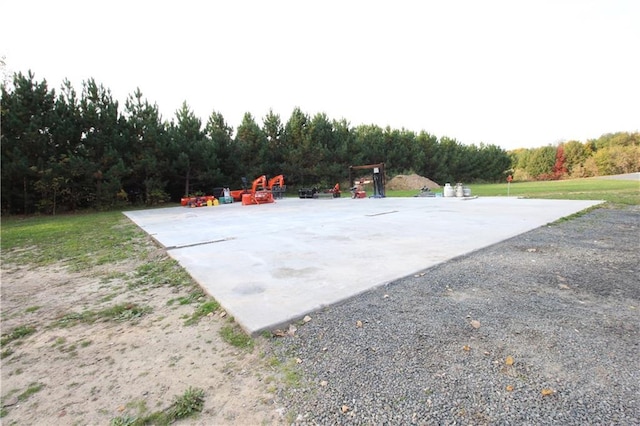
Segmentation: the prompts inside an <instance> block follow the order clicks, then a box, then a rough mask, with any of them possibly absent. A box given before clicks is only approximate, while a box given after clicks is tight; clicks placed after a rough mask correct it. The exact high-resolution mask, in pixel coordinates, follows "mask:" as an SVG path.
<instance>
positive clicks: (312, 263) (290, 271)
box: [125, 197, 600, 334]
mask: <svg viewBox="0 0 640 426" xmlns="http://www.w3.org/2000/svg"><path fill="white" fill-rule="evenodd" d="M599 203H600V201H569V200H536V199H518V198H509V197H495V198H493V197H489V198H462V199H461V198H444V197H437V198H384V199H356V200H352V199H350V198H340V199H284V200H279V201H277V202H276V203H273V204H264V205H251V206H243V205H241V204H240V203H235V204H228V205H221V206H216V207H200V208H187V207H173V208H167V209H154V210H144V211H133V212H127V213H125V214H126V215H127V216H128V217H129V218H130V219H131V220H133V221H134V222H135V223H136V224H137V225H138V226H140V227H141V228H142V229H144V230H145V231H146V232H148V233H149V234H150V235H151V236H153V237H154V238H155V239H156V240H157V241H159V242H160V243H161V244H162V245H164V246H165V247H166V248H167V250H168V252H169V254H170V255H171V257H173V258H174V259H176V260H177V261H178V262H179V263H180V264H181V265H182V266H183V267H184V268H186V269H187V271H188V272H189V273H190V274H191V276H192V277H193V278H194V279H195V280H196V281H197V282H198V283H199V284H200V285H201V286H202V287H203V288H204V289H205V290H206V291H207V292H208V293H209V294H210V295H211V296H213V297H214V298H215V299H216V300H217V301H218V302H219V303H220V304H221V305H222V306H223V308H224V309H226V310H227V312H229V314H230V315H233V316H234V318H235V319H236V321H237V322H238V323H239V324H240V325H241V326H242V327H243V328H244V329H245V331H247V332H248V333H251V334H255V333H257V332H259V331H261V330H265V329H272V328H275V327H277V326H281V325H284V324H286V323H288V322H289V321H291V320H296V319H299V318H301V317H302V316H304V315H305V314H307V313H310V312H313V311H315V310H317V309H319V308H322V307H323V306H326V305H330V304H333V303H336V302H339V301H341V300H344V299H346V298H349V297H351V296H354V295H356V294H358V293H361V292H363V291H366V290H368V289H371V288H373V287H376V286H378V285H381V284H384V283H388V282H390V281H393V280H396V279H398V278H401V277H404V276H407V275H410V274H414V273H416V272H418V271H422V270H424V269H426V268H429V267H431V266H434V265H436V264H438V263H441V262H445V261H447V260H449V259H451V258H454V257H456V256H460V255H462V254H465V253H469V252H472V251H474V250H478V249H481V248H483V247H487V246H489V245H491V244H495V243H497V242H499V241H502V240H505V239H507V238H510V237H513V236H515V235H518V234H521V233H523V232H526V231H529V230H532V229H534V228H537V227H539V226H542V225H545V224H547V223H550V222H553V221H555V220H557V219H560V218H562V217H565V216H568V215H571V214H573V213H576V212H579V211H581V210H584V209H586V208H588V207H591V206H594V205H596V204H599Z"/></svg>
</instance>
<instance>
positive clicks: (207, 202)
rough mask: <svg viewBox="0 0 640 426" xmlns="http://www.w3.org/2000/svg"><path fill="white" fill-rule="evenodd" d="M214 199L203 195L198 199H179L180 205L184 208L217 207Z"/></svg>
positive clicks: (211, 196)
mask: <svg viewBox="0 0 640 426" xmlns="http://www.w3.org/2000/svg"><path fill="white" fill-rule="evenodd" d="M217 204H218V203H217V200H216V197H214V196H213V195H203V196H200V197H183V198H181V199H180V205H182V206H184V207H204V206H215V205H217Z"/></svg>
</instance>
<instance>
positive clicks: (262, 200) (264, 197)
mask: <svg viewBox="0 0 640 426" xmlns="http://www.w3.org/2000/svg"><path fill="white" fill-rule="evenodd" d="M273 201H274V200H273V194H272V193H271V190H270V189H269V186H268V182H267V177H266V176H265V175H262V176H260V177H259V178H257V179H255V180H254V181H253V183H252V184H251V192H250V193H248V194H246V193H245V194H242V205H244V206H246V205H250V204H267V203H273Z"/></svg>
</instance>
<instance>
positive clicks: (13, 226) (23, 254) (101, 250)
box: [1, 211, 144, 271]
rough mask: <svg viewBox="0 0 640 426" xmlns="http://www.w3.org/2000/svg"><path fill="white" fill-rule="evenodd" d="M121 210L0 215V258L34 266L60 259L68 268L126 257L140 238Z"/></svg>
mask: <svg viewBox="0 0 640 426" xmlns="http://www.w3.org/2000/svg"><path fill="white" fill-rule="evenodd" d="M143 237H144V233H143V231H142V230H140V229H138V228H137V227H135V226H132V225H131V223H130V222H128V219H126V218H125V217H124V216H123V215H122V213H120V212H117V211H113V212H104V213H83V214H74V215H64V216H32V217H28V218H21V217H10V218H5V217H3V218H2V241H1V248H2V254H3V258H4V259H3V261H5V262H6V261H10V262H15V263H22V264H27V263H28V264H31V265H36V266H46V265H50V264H53V263H56V262H60V261H62V262H64V263H65V264H66V265H68V266H69V267H70V268H71V269H72V270H74V271H79V270H82V269H86V268H88V267H90V266H96V265H104V264H107V263H114V262H118V261H122V260H126V259H128V258H130V257H131V256H133V255H134V252H135V250H136V247H137V245H136V244H132V242H133V241H135V240H136V239H138V238H143Z"/></svg>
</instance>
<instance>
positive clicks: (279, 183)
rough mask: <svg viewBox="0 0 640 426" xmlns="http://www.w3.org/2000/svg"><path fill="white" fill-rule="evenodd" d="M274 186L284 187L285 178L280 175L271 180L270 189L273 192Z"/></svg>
mask: <svg viewBox="0 0 640 426" xmlns="http://www.w3.org/2000/svg"><path fill="white" fill-rule="evenodd" d="M274 186H279V187H284V176H283V175H278V176H274V177H272V178H271V179H269V189H271V190H273V187H274Z"/></svg>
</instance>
